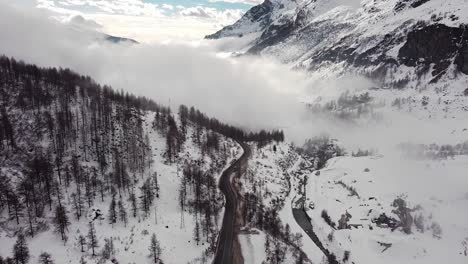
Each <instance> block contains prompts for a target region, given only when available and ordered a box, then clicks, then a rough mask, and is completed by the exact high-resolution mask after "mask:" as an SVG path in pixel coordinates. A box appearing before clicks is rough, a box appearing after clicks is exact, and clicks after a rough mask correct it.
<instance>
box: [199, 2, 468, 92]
mask: <svg viewBox="0 0 468 264" xmlns="http://www.w3.org/2000/svg"><path fill="white" fill-rule="evenodd" d="M466 12H468V2H467V1H464V0H452V1H444V0H385V1H384V0H362V1H344V0H331V1H325V0H296V1H292V0H276V1H273V0H272V1H269V0H267V1H265V2H264V3H262V4H261V5H259V6H256V7H254V8H252V9H251V10H249V11H248V12H247V13H246V15H245V16H244V17H243V18H241V19H240V20H239V21H237V22H236V23H235V24H234V25H232V26H228V27H226V28H224V29H222V30H221V31H219V32H217V33H215V34H213V35H210V36H207V38H211V39H216V38H223V37H228V36H229V37H239V38H245V37H246V36H249V38H251V39H253V40H252V41H250V42H249V44H248V45H247V47H245V48H244V50H247V53H250V54H260V55H264V56H272V57H275V58H276V59H279V60H280V61H282V62H284V63H288V64H292V65H293V67H296V68H303V69H307V70H318V69H322V68H323V67H327V66H330V65H335V66H338V68H339V69H340V70H339V71H341V72H343V73H344V72H349V71H354V72H358V73H363V74H365V75H366V76H368V77H371V78H373V79H374V80H377V81H379V82H381V83H382V85H384V86H404V85H405V83H407V81H408V80H410V79H414V78H421V77H422V76H426V77H427V76H430V77H429V78H427V80H425V81H427V82H428V83H429V82H437V81H438V80H439V79H440V78H442V77H443V76H444V75H445V74H447V73H448V71H449V70H452V69H453V70H455V71H457V72H461V73H464V74H467V72H468V71H467V70H468V66H467V60H468V57H467V56H468V55H467V54H468V51H467V50H468V48H467V33H466V30H465V28H466V26H465V25H466V24H467V23H468V17H467V16H466V15H464V14H466ZM451 65H454V67H450V66H451ZM400 66H405V69H406V68H408V71H407V72H404V73H402V72H401V67H400ZM335 68H336V67H335ZM396 73H398V78H394V76H395V74H396Z"/></svg>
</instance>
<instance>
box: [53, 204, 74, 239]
mask: <svg viewBox="0 0 468 264" xmlns="http://www.w3.org/2000/svg"><path fill="white" fill-rule="evenodd" d="M53 221H54V226H55V232H57V233H59V234H60V236H61V238H62V241H66V240H67V236H66V234H65V233H66V231H68V226H69V225H70V220H69V219H68V216H67V212H66V211H65V208H64V207H63V206H61V205H58V206H57V207H56V208H55V217H54V220H53Z"/></svg>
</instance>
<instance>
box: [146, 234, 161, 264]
mask: <svg viewBox="0 0 468 264" xmlns="http://www.w3.org/2000/svg"><path fill="white" fill-rule="evenodd" d="M149 251H150V255H149V256H150V258H151V260H152V262H153V263H154V264H162V261H161V246H160V245H159V241H158V239H157V238H156V234H154V233H153V235H152V236H151V243H150V246H149Z"/></svg>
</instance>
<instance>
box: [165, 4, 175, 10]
mask: <svg viewBox="0 0 468 264" xmlns="http://www.w3.org/2000/svg"><path fill="white" fill-rule="evenodd" d="M162 8H164V9H168V10H173V9H174V6H173V5H169V4H163V5H162Z"/></svg>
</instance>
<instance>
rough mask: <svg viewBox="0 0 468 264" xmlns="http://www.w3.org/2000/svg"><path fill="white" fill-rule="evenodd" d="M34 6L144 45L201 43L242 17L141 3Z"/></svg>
mask: <svg viewBox="0 0 468 264" xmlns="http://www.w3.org/2000/svg"><path fill="white" fill-rule="evenodd" d="M37 6H38V7H40V8H43V9H46V10H49V11H51V12H53V13H54V16H56V17H58V19H59V20H61V21H68V20H69V18H70V17H74V16H77V15H79V16H82V17H85V18H86V19H88V20H93V21H95V22H96V23H98V24H100V25H102V28H101V31H103V32H105V33H108V34H111V35H117V36H122V37H128V38H133V39H136V40H138V41H140V42H146V43H153V42H166V41H168V40H172V41H174V40H175V41H181V40H200V39H202V38H203V37H204V36H205V35H208V34H211V33H213V32H215V31H217V30H219V29H220V28H221V27H222V26H225V25H228V24H231V23H234V22H235V21H236V20H237V19H239V18H240V17H241V16H242V14H243V11H241V10H231V9H228V10H219V9H215V8H208V7H201V6H197V7H189V8H186V7H183V6H180V5H178V6H176V7H174V6H173V5H169V4H162V5H157V4H152V3H145V2H143V1H142V0H99V1H96V0H37ZM171 11H173V12H171Z"/></svg>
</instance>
